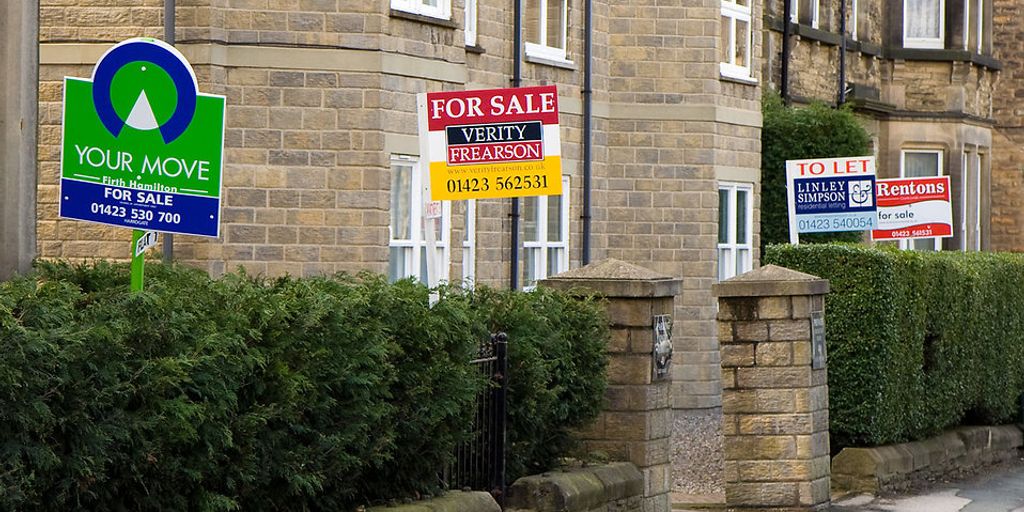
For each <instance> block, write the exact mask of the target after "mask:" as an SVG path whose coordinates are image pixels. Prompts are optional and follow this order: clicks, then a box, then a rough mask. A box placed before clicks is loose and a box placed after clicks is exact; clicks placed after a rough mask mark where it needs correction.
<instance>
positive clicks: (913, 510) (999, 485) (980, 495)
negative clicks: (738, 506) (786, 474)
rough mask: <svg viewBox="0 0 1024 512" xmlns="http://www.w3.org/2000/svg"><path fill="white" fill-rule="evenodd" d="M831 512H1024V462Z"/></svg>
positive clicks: (702, 500) (716, 498)
mask: <svg viewBox="0 0 1024 512" xmlns="http://www.w3.org/2000/svg"><path fill="white" fill-rule="evenodd" d="M672 502H673V506H672V508H673V510H674V511H675V512H709V510H715V509H718V510H722V509H724V505H725V504H724V502H725V496H724V494H711V495H692V494H683V493H673V495H672ZM831 512H1024V463H1017V464H1012V465H1007V466H1000V467H997V468H992V469H990V470H989V471H986V472H985V473H983V474H980V475H976V476H973V477H969V478H966V479H964V480H959V481H955V482H941V483H936V484H934V485H932V486H931V487H929V488H927V489H921V490H917V491H915V492H911V493H908V494H903V495H897V496H883V497H876V496H869V495H863V496H853V497H846V498H843V499H837V500H833V502H832V508H831Z"/></svg>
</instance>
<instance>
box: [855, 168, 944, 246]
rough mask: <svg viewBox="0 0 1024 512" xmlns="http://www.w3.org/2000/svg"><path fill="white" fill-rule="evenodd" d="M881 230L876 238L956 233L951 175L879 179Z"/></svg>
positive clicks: (874, 232) (904, 237)
mask: <svg viewBox="0 0 1024 512" xmlns="http://www.w3.org/2000/svg"><path fill="white" fill-rule="evenodd" d="M876 188H877V193H878V229H876V230H873V231H872V232H871V238H872V239H873V240H906V239H913V238H945V237H950V236H953V207H952V205H951V203H950V195H949V176H937V177H930V178H897V179H891V180H878V186H877V187H876Z"/></svg>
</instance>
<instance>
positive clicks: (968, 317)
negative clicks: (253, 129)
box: [765, 244, 1024, 451]
mask: <svg viewBox="0 0 1024 512" xmlns="http://www.w3.org/2000/svg"><path fill="white" fill-rule="evenodd" d="M765 262H766V263H774V264H776V265H781V266H784V267H787V268H791V269H794V270H798V271H801V272H806V273H809V274H813V275H816V276H819V277H822V278H824V279H828V280H829V281H830V283H831V293H829V294H828V296H827V297H826V306H825V329H826V343H827V345H828V377H829V420H830V429H829V430H830V434H831V441H832V449H833V451H838V450H839V449H841V448H843V447H845V446H874V445H880V444H887V443H895V442H902V441H911V440H919V439H924V438H926V437H929V436H931V435H934V434H936V433H938V432H940V431H942V430H943V429H946V428H949V427H952V426H956V425H960V424H970V423H980V424H999V423H1005V422H1010V421H1012V420H1015V419H1017V418H1018V414H1019V405H1018V404H1019V398H1020V396H1021V394H1022V393H1024V255H1018V254H998V253H963V252H935V253H931V252H911V251H898V250H894V249H891V248H886V249H875V248H867V247H861V246H855V245H845V244H828V245H800V246H791V245H775V246H769V248H768V251H767V253H766V255H765Z"/></svg>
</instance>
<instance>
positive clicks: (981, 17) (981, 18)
mask: <svg viewBox="0 0 1024 512" xmlns="http://www.w3.org/2000/svg"><path fill="white" fill-rule="evenodd" d="M977 25H978V46H977V48H975V49H976V50H977V52H978V53H982V51H983V50H984V49H985V44H984V43H985V0H978V20H977ZM969 41H970V38H968V42H969Z"/></svg>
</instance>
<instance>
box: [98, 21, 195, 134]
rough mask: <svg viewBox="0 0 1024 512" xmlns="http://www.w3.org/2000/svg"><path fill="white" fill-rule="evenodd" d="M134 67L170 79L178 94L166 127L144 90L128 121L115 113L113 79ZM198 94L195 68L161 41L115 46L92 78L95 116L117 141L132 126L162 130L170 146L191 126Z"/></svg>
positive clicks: (130, 41)
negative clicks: (152, 69)
mask: <svg viewBox="0 0 1024 512" xmlns="http://www.w3.org/2000/svg"><path fill="white" fill-rule="evenodd" d="M133 63H142V64H143V65H142V67H141V68H140V69H141V70H142V71H146V69H147V66H156V67H158V68H160V69H161V70H163V71H164V72H165V73H167V76H169V77H170V79H171V82H172V83H173V85H174V89H175V92H176V93H177V102H176V104H175V106H174V111H173V112H172V113H171V115H170V117H168V118H167V120H166V121H164V122H163V123H159V122H158V121H157V120H156V117H155V116H154V115H153V112H152V107H151V106H150V105H149V102H148V101H149V100H148V99H147V97H146V93H145V90H143V91H142V92H141V94H140V96H139V98H138V101H137V102H136V104H135V107H134V108H132V110H131V113H130V114H128V115H127V116H126V117H124V118H122V116H121V115H120V114H118V113H117V111H116V110H115V109H114V101H113V98H112V97H111V86H112V85H113V83H114V76H115V75H116V74H117V73H118V71H120V70H121V69H123V68H125V67H126V66H128V65H129V64H133ZM198 92H199V84H198V82H197V81H196V75H195V73H194V72H193V71H192V66H190V65H189V63H188V61H187V60H185V57H184V56H183V55H182V54H181V53H179V52H178V50H176V49H174V47H173V46H171V45H169V44H167V43H165V42H163V41H160V40H158V39H150V38H135V39H129V40H127V41H124V42H122V43H120V44H118V45H116V46H114V47H113V48H111V49H110V50H108V51H107V53H106V54H104V55H103V57H101V58H100V60H99V62H97V63H96V68H95V69H94V70H93V74H92V100H93V103H94V104H95V106H96V114H97V115H98V116H99V118H100V121H101V122H102V123H103V126H104V127H106V129H107V131H109V132H110V134H111V135H113V136H114V137H117V136H118V135H120V133H121V130H123V129H124V127H125V126H130V127H132V128H134V129H137V130H160V136H161V137H162V138H163V140H164V143H165V144H170V143H171V142H173V141H174V140H175V139H177V138H178V137H180V136H181V135H182V134H183V133H185V130H186V129H188V126H189V124H191V123H192V118H193V117H194V116H195V114H196V95H197V94H198Z"/></svg>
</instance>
